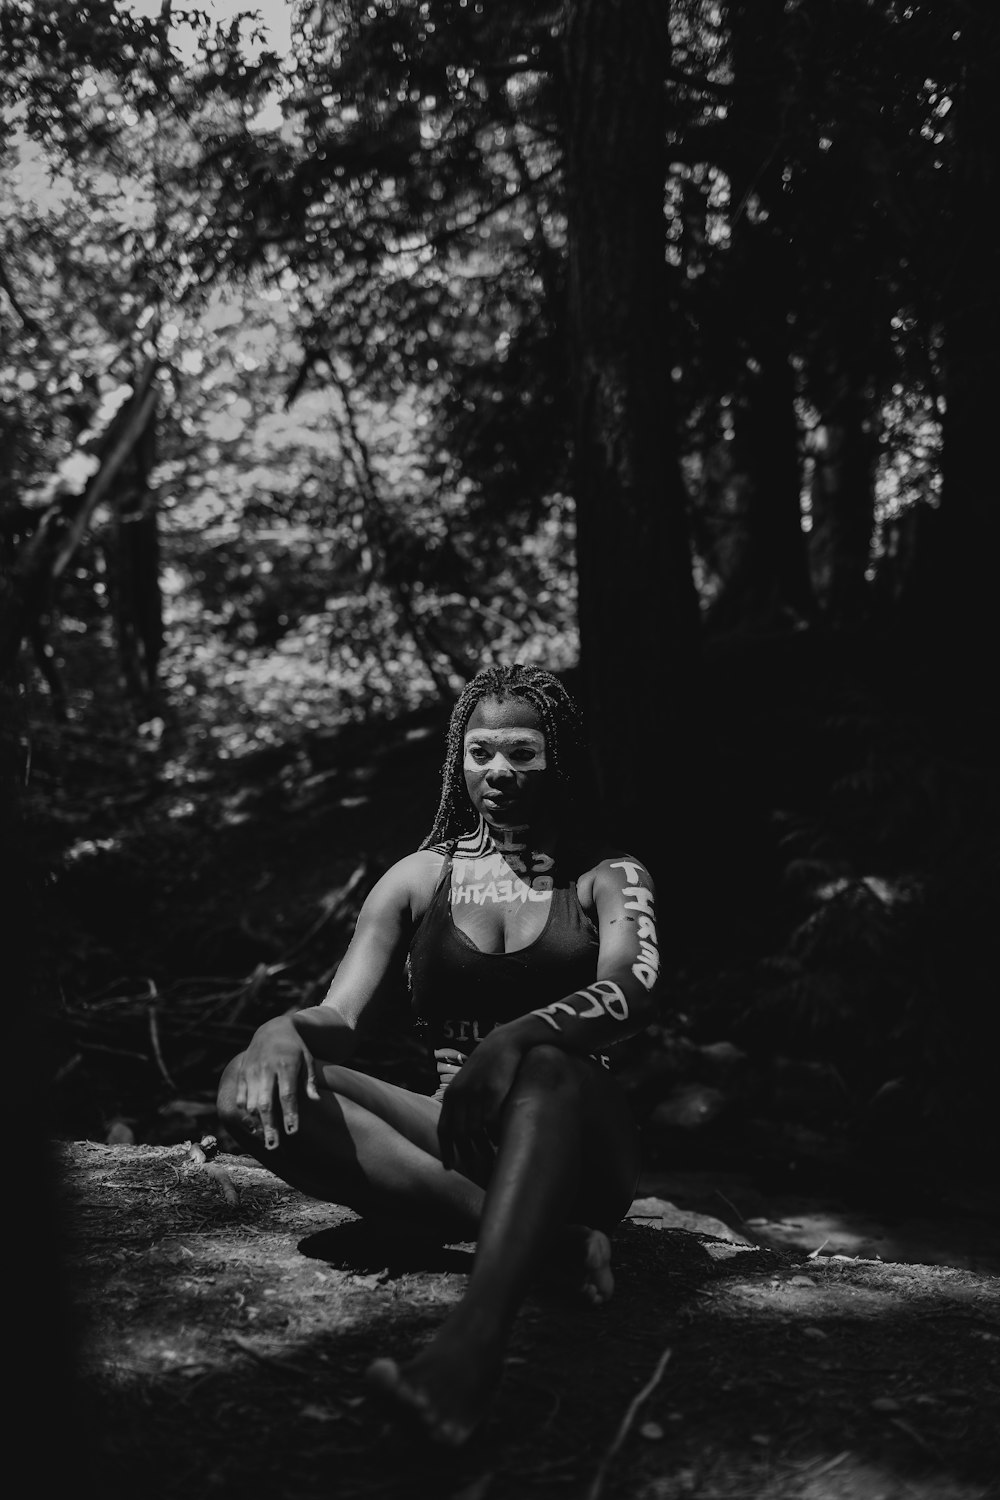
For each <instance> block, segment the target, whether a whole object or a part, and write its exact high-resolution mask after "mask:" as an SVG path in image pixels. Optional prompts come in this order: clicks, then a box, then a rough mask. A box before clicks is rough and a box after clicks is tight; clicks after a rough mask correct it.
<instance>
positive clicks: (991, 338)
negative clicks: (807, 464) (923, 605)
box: [935, 0, 1000, 656]
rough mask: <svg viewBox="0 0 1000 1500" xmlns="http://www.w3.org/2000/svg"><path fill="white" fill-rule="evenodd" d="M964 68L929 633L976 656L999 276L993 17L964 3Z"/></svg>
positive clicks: (998, 363) (997, 358) (992, 508)
mask: <svg viewBox="0 0 1000 1500" xmlns="http://www.w3.org/2000/svg"><path fill="white" fill-rule="evenodd" d="M959 24H960V26H961V34H960V39H959V43H958V45H959V47H960V48H961V52H962V56H963V58H964V76H963V80H962V87H961V88H960V89H959V92H958V97H957V98H956V101H955V110H954V115H955V125H954V129H955V132H956V134H955V141H954V148H953V149H954V162H955V165H954V194H955V197H954V225H953V231H954V232H953V234H952V237H951V242H952V244H953V245H954V250H955V254H954V259H953V261H952V263H951V266H950V267H949V273H948V275H947V277H946V282H945V299H946V302H945V382H946V383H945V391H946V398H947V405H946V414H945V421H944V452H943V459H942V493H941V528H940V530H941V537H940V543H941V545H940V552H939V575H938V576H939V587H938V591H937V599H936V601H935V603H936V605H937V611H936V613H937V615H938V618H937V621H936V622H935V623H936V624H937V625H938V626H941V625H946V626H948V625H950V626H952V627H954V629H955V630H956V631H957V632H962V633H966V634H969V633H971V634H972V635H973V636H975V637H976V644H975V645H974V646H971V645H968V644H966V647H965V649H966V650H973V651H975V653H976V655H977V656H981V655H982V653H983V651H984V650H985V648H986V645H987V642H990V641H992V640H993V639H994V638H995V635H996V599H995V594H996V569H997V558H998V556H1000V495H998V493H997V489H998V485H997V456H996V436H995V424H996V414H997V410H998V408H1000V276H998V263H997V248H996V233H995V230H993V229H991V228H990V218H989V214H988V212H987V206H988V205H989V204H990V203H992V202H994V201H995V198H996V195H997V190H998V186H1000V172H998V162H997V147H996V142H997V140H998V139H1000V89H998V88H997V66H998V55H1000V14H998V13H997V10H996V8H995V5H994V3H993V0H968V3H967V4H966V5H965V6H964V7H963V8H962V10H961V12H960V16H959Z"/></svg>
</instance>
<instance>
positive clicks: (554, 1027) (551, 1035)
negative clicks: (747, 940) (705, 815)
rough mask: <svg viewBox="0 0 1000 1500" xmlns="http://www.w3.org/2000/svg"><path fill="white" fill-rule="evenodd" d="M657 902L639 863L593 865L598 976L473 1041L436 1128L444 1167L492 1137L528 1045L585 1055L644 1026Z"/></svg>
mask: <svg viewBox="0 0 1000 1500" xmlns="http://www.w3.org/2000/svg"><path fill="white" fill-rule="evenodd" d="M655 902H656V893H655V890H654V888H653V882H652V880H651V879H650V875H649V872H648V870H647V869H646V867H645V866H644V865H641V864H640V863H639V861H638V860H635V859H632V858H630V857H629V856H627V855H622V856H621V858H616V859H606V860H603V861H602V862H601V864H599V865H598V866H597V868H596V869H595V870H594V872H593V907H594V910H595V912H596V915H597V923H598V931H599V935H600V949H599V952H598V960H597V978H596V979H595V980H594V982H593V984H588V985H586V986H585V987H584V988H583V989H579V990H573V991H572V993H570V994H568V995H564V996H563V997H562V998H561V999H558V1000H554V1001H553V1002H552V1004H551V1005H546V1006H543V1007H542V1008H541V1009H539V1010H533V1011H530V1012H529V1013H528V1014H527V1015H524V1016H519V1017H518V1018H517V1020H515V1021H508V1022H506V1023H505V1024H504V1025H502V1026H497V1027H495V1028H494V1029H493V1031H491V1032H490V1033H489V1035H488V1036H486V1037H484V1039H483V1040H482V1041H481V1042H480V1043H479V1045H478V1047H477V1048H476V1050H475V1052H473V1054H472V1056H471V1057H470V1058H469V1060H468V1062H466V1063H465V1064H464V1066H463V1067H462V1069H461V1072H460V1073H459V1074H458V1076H457V1077H456V1078H455V1080H454V1082H452V1083H451V1084H450V1085H449V1087H448V1089H447V1090H446V1092H445V1096H444V1101H443V1103H442V1108H441V1118H440V1122H439V1125H438V1135H439V1139H440V1142H441V1148H442V1157H443V1160H444V1163H445V1166H449V1167H450V1166H453V1165H456V1164H457V1163H458V1161H459V1160H460V1159H461V1157H462V1155H463V1151H462V1146H463V1145H464V1144H465V1143H467V1142H468V1143H470V1144H471V1143H472V1142H475V1141H476V1140H477V1139H480V1138H481V1137H482V1136H483V1134H484V1133H485V1134H486V1135H489V1134H490V1132H491V1130H492V1128H493V1127H495V1125H496V1122H497V1120H498V1119H499V1115H500V1110H501V1109H502V1107H503V1103H504V1100H505V1099H506V1097H507V1094H508V1093H509V1092H510V1088H511V1085H512V1084H513V1082H514V1077H515V1075H516V1073H517V1069H518V1067H519V1066H520V1062H521V1058H522V1057H523V1056H524V1054H525V1053H526V1052H527V1051H529V1050H530V1048H532V1047H538V1046H543V1045H546V1044H548V1045H549V1046H555V1047H562V1048H563V1049H564V1050H565V1051H567V1052H576V1053H581V1054H583V1055H586V1054H589V1053H595V1052H601V1051H603V1049H604V1048H605V1047H610V1046H613V1045H614V1043H615V1042H621V1041H624V1040H625V1038H626V1037H630V1036H635V1035H636V1033H637V1032H640V1031H644V1030H645V1029H646V1027H647V1026H648V1025H649V1024H650V1022H651V1021H652V1019H653V1016H654V1014H655V1002H654V994H655V989H656V982H657V977H658V975H659V969H660V950H659V941H658V938H657V931H656V910H655ZM588 904H589V903H588Z"/></svg>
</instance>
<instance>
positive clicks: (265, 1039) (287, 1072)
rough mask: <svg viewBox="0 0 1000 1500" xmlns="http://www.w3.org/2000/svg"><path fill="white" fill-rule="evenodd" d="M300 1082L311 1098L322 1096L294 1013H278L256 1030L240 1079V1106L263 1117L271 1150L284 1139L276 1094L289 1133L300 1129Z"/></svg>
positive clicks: (313, 1066)
mask: <svg viewBox="0 0 1000 1500" xmlns="http://www.w3.org/2000/svg"><path fill="white" fill-rule="evenodd" d="M300 1081H304V1082H305V1090H306V1094H307V1095H308V1097H309V1098H310V1099H318V1098H319V1089H318V1087H317V1084H316V1063H315V1060H314V1058H313V1055H312V1053H311V1052H310V1051H309V1049H308V1047H307V1046H306V1044H305V1042H303V1040H302V1038H301V1037H300V1036H299V1034H298V1032H297V1031H296V1029H295V1025H294V1023H293V1021H292V1018H291V1016H276V1017H275V1019H274V1020H273V1021H266V1022H265V1023H264V1025H263V1026H259V1027H258V1028H257V1030H256V1031H255V1032H254V1035H253V1039H252V1040H251V1042H250V1045H249V1047H248V1048H247V1050H246V1051H245V1052H244V1054H243V1062H242V1066H241V1067H240V1072H239V1077H238V1078H237V1081H236V1103H237V1106H238V1107H239V1108H241V1109H245V1110H246V1112H247V1113H248V1114H251V1115H257V1116H258V1117H259V1119H260V1123H261V1127H262V1129H263V1131H264V1145H265V1146H266V1147H267V1149H268V1151H273V1150H274V1148H275V1147H276V1146H277V1145H278V1142H279V1139H280V1137H279V1135H278V1130H277V1127H276V1124H275V1107H274V1102H275V1094H277V1096H278V1103H279V1106H280V1114H281V1123H282V1125H283V1126H284V1130H285V1134H286V1135H294V1134H295V1132H296V1131H297V1130H298V1128H299V1083H300Z"/></svg>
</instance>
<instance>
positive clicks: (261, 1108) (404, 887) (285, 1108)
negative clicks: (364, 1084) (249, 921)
mask: <svg viewBox="0 0 1000 1500" xmlns="http://www.w3.org/2000/svg"><path fill="white" fill-rule="evenodd" d="M433 862H434V856H432V855H430V854H428V853H425V852H421V853H419V854H411V855H409V856H408V857H407V858H406V859H402V860H400V861H399V863H398V864H395V865H393V867H392V869H390V870H387V871H386V873H385V874H384V875H383V876H382V878H381V879H380V880H379V881H378V882H377V883H376V884H375V885H374V886H373V887H372V890H371V892H370V893H369V895H368V896H367V898H366V900H365V903H364V905H363V906H362V908H361V912H360V915H359V916H358V922H357V926H356V928H355V930H354V936H353V937H352V939H351V943H350V946H349V948H348V950H347V952H346V954H345V955H344V958H343V961H342V963H341V964H340V966H339V968H338V969H337V973H336V975H335V976H334V980H333V983H332V984H331V986H330V989H329V991H328V992H327V994H326V997H325V998H324V1000H323V1003H322V1004H321V1005H314V1006H311V1007H310V1008H309V1009H308V1010H300V1011H295V1012H293V1013H292V1014H290V1015H283V1016H276V1017H275V1018H274V1020H272V1021H266V1022H265V1023H264V1025H263V1026H260V1027H258V1028H257V1030H256V1032H255V1033H254V1035H253V1037H252V1039H251V1041H250V1045H249V1046H248V1047H247V1049H246V1052H245V1053H244V1054H243V1059H242V1063H241V1067H240V1072H239V1076H238V1079H237V1086H236V1089H237V1091H236V1102H237V1105H238V1106H240V1107H241V1108H243V1109H245V1110H246V1111H247V1112H248V1113H249V1114H256V1115H258V1116H259V1118H260V1122H261V1126H262V1128H263V1132H264V1144H265V1146H267V1148H268V1149H269V1150H271V1149H273V1148H274V1147H275V1146H277V1145H278V1140H279V1136H278V1128H277V1127H278V1123H279V1121H280V1123H281V1124H282V1125H283V1126H284V1130H285V1133H286V1134H287V1135H294V1134H295V1132H296V1131H297V1130H298V1128H299V1110H298V1095H299V1084H300V1081H301V1082H303V1083H304V1085H305V1090H306V1093H307V1095H308V1096H309V1098H311V1099H318V1098H319V1090H318V1088H317V1083H316V1071H315V1067H316V1060H317V1059H318V1060H319V1061H320V1062H330V1063H343V1062H346V1061H347V1060H348V1058H349V1057H350V1055H351V1053H352V1052H353V1051H354V1048H355V1045H356V1031H357V1027H358V1023H359V1022H360V1020H361V1017H362V1016H363V1014H364V1012H365V1011H366V1010H367V1009H368V1007H369V1006H370V1005H372V1004H374V1003H377V1002H378V1000H379V998H380V996H381V995H382V994H383V993H384V991H385V990H386V988H387V987H388V986H389V985H391V984H392V982H393V979H394V977H395V975H396V973H397V971H398V967H399V966H400V965H401V964H402V963H403V961H404V958H405V955H406V949H407V945H408V943H409V939H410V934H411V932H412V928H413V921H414V907H415V904H418V903H422V901H423V900H424V899H425V897H426V893H427V890H428V888H429V887H431V888H432V886H433V876H434V865H433ZM275 1095H277V1104H278V1108H277V1109H276V1108H275Z"/></svg>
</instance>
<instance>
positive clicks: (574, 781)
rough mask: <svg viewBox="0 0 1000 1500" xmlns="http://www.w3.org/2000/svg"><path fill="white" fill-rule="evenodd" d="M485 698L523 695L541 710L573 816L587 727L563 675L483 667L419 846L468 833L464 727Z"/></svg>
mask: <svg viewBox="0 0 1000 1500" xmlns="http://www.w3.org/2000/svg"><path fill="white" fill-rule="evenodd" d="M484 698H495V699H497V700H498V701H499V702H504V701H506V700H507V699H510V698H518V699H520V700H521V701H522V702H523V703H528V704H530V705H531V707H532V708H533V709H534V710H535V712H536V713H537V714H538V717H539V718H540V719H541V721H542V725H543V726H544V731H545V750H546V756H547V758H548V761H549V764H550V765H551V767H552V769H553V771H554V780H555V793H556V799H557V805H556V811H557V813H558V814H559V815H560V816H562V817H565V816H566V815H567V814H570V813H571V811H572V809H573V806H574V804H575V803H576V801H577V797H578V783H579V778H580V776H581V774H582V767H583V753H584V751H583V725H582V721H581V718H580V710H579V708H578V707H577V704H576V700H575V699H574V698H573V697H572V696H571V695H570V693H568V692H567V691H566V689H565V688H564V687H563V685H562V683H561V682H560V681H559V679H558V677H553V675H552V673H551V672H545V671H543V670H542V668H541V667H528V666H522V665H521V663H519V662H515V663H514V665H513V666H509V667H484V669H483V670H482V671H481V672H477V674H476V676H475V677H473V678H472V680H471V682H468V683H466V685H465V687H464V688H463V689H462V692H461V694H460V695H459V698H458V702H457V703H456V704H455V707H454V708H453V709H452V713H451V720H450V722H449V725H448V743H447V749H446V751H445V761H444V766H443V768H442V772H441V801H440V803H439V804H438V810H437V814H436V816H435V818H434V826H433V827H432V828H431V831H430V833H429V834H428V835H427V837H426V838H425V839H424V841H423V843H422V844H421V845H420V847H421V849H427V848H429V847H431V845H436V844H441V843H444V842H446V841H447V840H448V839H451V838H457V837H458V835H459V834H461V833H463V832H466V831H468V822H469V801H468V793H467V791H466V786H465V773H464V770H463V760H464V750H465V730H466V726H467V725H468V722H469V719H470V718H471V717H472V713H473V710H474V709H475V707H476V705H477V704H479V703H482V701H483V700H484Z"/></svg>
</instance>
